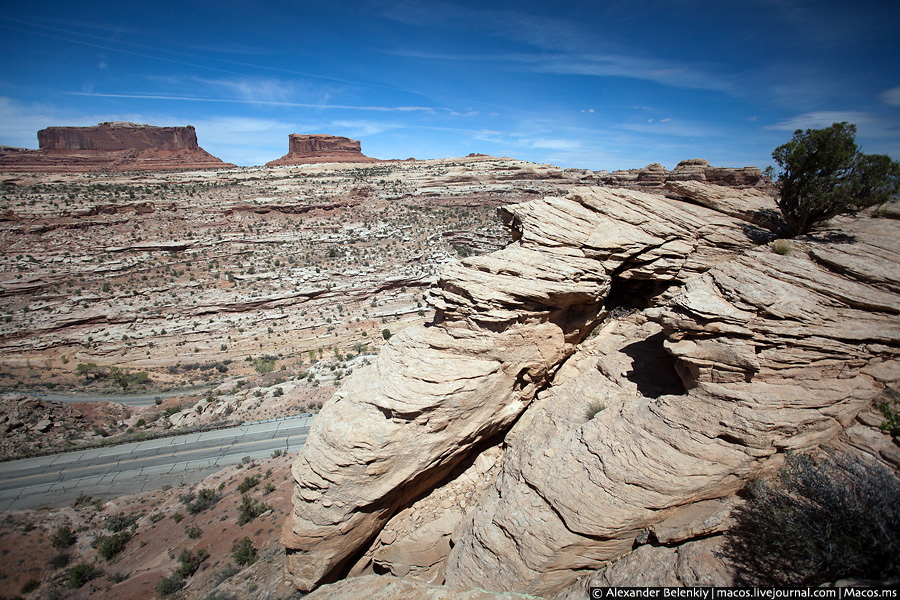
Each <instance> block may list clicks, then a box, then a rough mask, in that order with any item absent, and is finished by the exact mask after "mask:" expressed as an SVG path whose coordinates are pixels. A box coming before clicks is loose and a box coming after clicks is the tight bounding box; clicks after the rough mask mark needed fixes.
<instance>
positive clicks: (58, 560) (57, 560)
mask: <svg viewBox="0 0 900 600" xmlns="http://www.w3.org/2000/svg"><path fill="white" fill-rule="evenodd" d="M49 564H50V566H51V567H53V568H54V569H62V568H63V567H66V566H68V565H69V555H68V554H63V553H62V552H60V553H59V554H56V555H54V556H53V558H51V559H50V561H49Z"/></svg>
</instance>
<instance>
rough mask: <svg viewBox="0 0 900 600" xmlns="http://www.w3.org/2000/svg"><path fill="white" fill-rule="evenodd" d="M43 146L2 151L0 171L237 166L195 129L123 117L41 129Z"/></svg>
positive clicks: (39, 134)
mask: <svg viewBox="0 0 900 600" xmlns="http://www.w3.org/2000/svg"><path fill="white" fill-rule="evenodd" d="M37 136H38V143H39V146H40V150H27V151H24V152H23V151H21V150H19V151H10V152H4V151H0V171H12V172H84V171H99V170H111V171H156V170H173V169H209V168H219V167H233V166H234V165H232V164H229V163H224V162H222V161H221V160H219V159H218V158H216V157H215V156H213V155H211V154H209V153H208V152H206V151H205V150H204V149H203V148H201V147H200V146H199V144H198V143H197V132H196V131H195V130H194V127H193V126H191V125H188V126H186V127H155V126H152V125H145V124H137V123H126V122H122V121H115V122H105V123H100V124H98V125H96V126H93V127H48V128H46V129H42V130H40V131H38V134H37Z"/></svg>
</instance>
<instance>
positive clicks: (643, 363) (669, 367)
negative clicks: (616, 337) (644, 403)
mask: <svg viewBox="0 0 900 600" xmlns="http://www.w3.org/2000/svg"><path fill="white" fill-rule="evenodd" d="M665 339H666V338H665V335H664V334H663V333H662V332H659V333H657V334H655V335H651V336H650V337H648V338H647V339H645V340H641V341H639V342H634V343H633V344H629V345H627V346H625V347H624V348H622V352H623V353H624V354H626V355H628V356H630V357H631V358H632V359H633V360H634V363H633V367H632V369H631V370H630V371H628V372H627V373H626V374H625V377H626V378H627V379H628V380H629V381H631V382H633V383H634V384H635V385H637V388H638V391H639V392H640V393H641V394H643V395H644V396H646V397H647V398H659V397H660V396H669V395H681V394H684V393H685V391H686V390H685V387H684V383H683V382H682V380H681V377H679V376H678V372H677V371H676V369H675V357H674V356H672V355H671V354H669V353H668V352H666V349H665V347H664V346H663V342H664V341H665Z"/></svg>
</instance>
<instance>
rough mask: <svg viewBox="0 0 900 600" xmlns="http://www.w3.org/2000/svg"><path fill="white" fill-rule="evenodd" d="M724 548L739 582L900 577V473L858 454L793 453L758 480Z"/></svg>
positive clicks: (807, 582)
mask: <svg viewBox="0 0 900 600" xmlns="http://www.w3.org/2000/svg"><path fill="white" fill-rule="evenodd" d="M747 492H748V494H749V497H748V500H747V502H746V503H745V504H744V506H743V507H741V508H740V509H738V510H737V511H736V514H735V517H736V526H735V527H734V529H733V530H732V532H731V533H730V535H729V537H728V539H727V542H726V546H725V554H726V556H727V557H728V558H729V559H731V561H732V563H733V564H734V565H735V567H737V569H738V576H739V578H740V581H739V583H742V584H746V585H765V586H792V585H801V586H816V585H819V584H821V583H824V582H827V581H836V580H838V579H844V578H853V579H874V580H886V579H896V578H898V577H900V479H898V478H897V477H896V476H895V475H894V474H893V473H892V472H891V471H890V470H888V469H887V468H886V467H884V466H883V465H881V464H880V463H877V462H875V461H869V460H864V459H862V458H860V457H859V456H857V455H854V454H849V453H848V454H843V455H840V456H836V457H835V456H828V457H826V458H823V459H821V460H815V459H813V458H812V457H810V456H805V455H800V454H792V455H789V456H788V457H787V459H786V460H785V464H784V466H783V467H782V469H781V470H780V471H779V473H778V474H777V476H776V477H774V478H773V479H772V480H769V481H764V480H759V481H754V482H752V483H751V484H750V486H749V487H748V490H747Z"/></svg>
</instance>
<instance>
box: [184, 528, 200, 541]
mask: <svg viewBox="0 0 900 600" xmlns="http://www.w3.org/2000/svg"><path fill="white" fill-rule="evenodd" d="M184 532H185V533H186V534H187V536H188V537H189V538H191V539H192V540H196V539H197V538H198V537H200V536H201V535H203V530H202V529H200V528H199V527H197V526H196V525H191V526H190V527H188V528H187V529H185V530H184Z"/></svg>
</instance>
